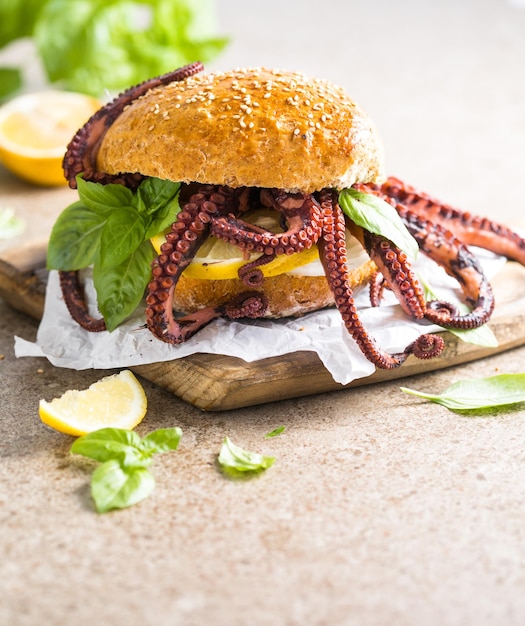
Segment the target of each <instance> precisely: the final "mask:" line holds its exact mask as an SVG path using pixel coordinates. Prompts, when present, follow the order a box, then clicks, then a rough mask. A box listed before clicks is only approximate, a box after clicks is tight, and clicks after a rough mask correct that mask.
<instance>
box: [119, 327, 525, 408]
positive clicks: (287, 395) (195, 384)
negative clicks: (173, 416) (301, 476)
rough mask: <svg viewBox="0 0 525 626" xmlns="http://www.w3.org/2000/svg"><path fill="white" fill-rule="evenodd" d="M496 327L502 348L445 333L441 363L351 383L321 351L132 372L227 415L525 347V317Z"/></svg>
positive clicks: (187, 361)
mask: <svg viewBox="0 0 525 626" xmlns="http://www.w3.org/2000/svg"><path fill="white" fill-rule="evenodd" d="M490 326H491V328H492V329H493V332H494V334H495V335H496V337H497V339H498V346H497V347H494V348H488V347H487V348H480V346H476V345H474V344H469V343H466V342H464V341H462V340H460V339H459V338H458V337H457V336H455V335H453V334H452V333H450V332H447V331H443V332H442V333H439V334H440V335H441V336H442V337H443V339H444V340H445V344H446V347H445V351H444V353H443V354H442V355H441V356H440V357H439V359H432V360H429V361H421V360H418V359H416V358H414V357H409V358H408V359H407V361H406V362H405V363H404V364H403V366H402V367H400V368H397V369H393V370H376V371H375V372H374V373H373V374H372V375H370V376H368V377H366V378H359V379H357V380H354V381H352V382H350V383H348V384H346V385H343V384H341V383H338V382H336V381H334V379H333V378H332V376H331V374H330V373H329V372H328V371H327V370H326V369H325V367H324V366H323V364H322V363H321V361H320V359H319V357H318V356H317V354H316V353H315V352H306V351H303V352H293V353H290V354H287V355H283V356H281V357H278V358H277V357H272V358H269V359H263V360H260V361H254V362H252V363H247V362H245V361H242V360H241V359H236V358H233V357H221V356H220V355H213V354H195V355H192V356H189V357H184V358H183V359H178V360H176V361H170V362H169V363H168V364H167V363H152V364H147V365H140V366H137V367H133V368H131V369H132V370H133V371H134V372H135V373H137V374H138V375H139V376H142V377H143V378H145V379H146V380H150V381H152V382H155V383H157V384H158V385H159V386H161V387H163V388H165V389H167V390H168V391H170V392H172V393H174V394H175V395H177V396H178V397H180V398H181V399H182V400H184V401H186V402H188V403H189V404H192V405H193V406H195V407H197V408H200V409H202V410H205V411H225V410H231V409H238V408H243V407H248V406H255V405H259V404H263V403H267V402H270V401H271V402H274V401H280V400H288V399H291V398H297V397H303V396H310V395H316V394H319V393H326V392H332V391H338V390H343V389H350V388H355V387H359V386H363V385H371V384H376V383H382V382H387V381H392V380H397V379H401V378H408V377H411V376H414V375H416V374H425V373H430V372H433V371H437V370H441V369H444V368H445V367H453V366H456V365H462V364H465V363H469V362H471V361H475V360H479V359H482V358H486V357H489V356H493V355H496V354H499V353H501V352H505V351H507V350H510V349H512V348H517V347H519V346H522V345H525V335H524V334H523V332H520V327H521V328H525V315H522V316H518V317H516V316H509V317H501V318H498V319H495V320H494V321H493V322H491V323H490ZM269 398H270V400H269Z"/></svg>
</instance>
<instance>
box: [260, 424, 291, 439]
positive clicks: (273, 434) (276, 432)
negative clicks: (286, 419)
mask: <svg viewBox="0 0 525 626" xmlns="http://www.w3.org/2000/svg"><path fill="white" fill-rule="evenodd" d="M285 429H286V426H277V428H274V429H273V430H272V431H270V432H269V433H266V435H264V437H265V439H269V438H270V437H278V436H279V435H280V434H282V433H284V431H285Z"/></svg>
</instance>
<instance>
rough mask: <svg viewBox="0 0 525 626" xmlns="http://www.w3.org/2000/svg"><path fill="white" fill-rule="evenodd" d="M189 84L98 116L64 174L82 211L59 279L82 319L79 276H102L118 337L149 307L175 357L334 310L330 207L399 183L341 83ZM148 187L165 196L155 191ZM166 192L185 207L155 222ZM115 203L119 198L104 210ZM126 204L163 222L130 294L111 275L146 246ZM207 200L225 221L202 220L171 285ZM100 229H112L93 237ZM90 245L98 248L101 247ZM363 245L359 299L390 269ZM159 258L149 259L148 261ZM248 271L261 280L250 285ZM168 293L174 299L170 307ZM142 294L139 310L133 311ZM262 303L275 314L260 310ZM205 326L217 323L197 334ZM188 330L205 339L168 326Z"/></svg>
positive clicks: (141, 94) (260, 72)
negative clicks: (193, 344) (345, 194)
mask: <svg viewBox="0 0 525 626" xmlns="http://www.w3.org/2000/svg"><path fill="white" fill-rule="evenodd" d="M199 69H200V68H199ZM188 73H189V74H190V75H188V76H182V79H179V78H180V75H179V76H178V77H176V78H175V79H170V78H169V77H168V78H166V77H163V78H161V79H158V80H157V81H156V82H155V83H152V84H147V85H145V86H143V87H142V88H133V89H132V90H130V91H129V92H127V94H124V95H123V96H121V97H120V98H117V99H116V100H115V101H114V103H112V104H111V105H109V106H108V107H106V108H105V109H104V110H103V111H102V112H101V113H100V114H98V115H95V116H94V118H93V120H91V121H90V122H88V123H87V124H86V126H85V127H84V129H82V130H81V131H79V133H78V134H77V136H76V138H75V139H74V140H73V141H72V142H71V144H70V146H69V149H68V153H67V154H66V157H65V159H64V167H65V171H66V175H67V176H68V177H69V178H70V183H71V184H72V186H78V189H79V192H80V201H79V203H75V204H74V205H72V206H71V207H68V209H66V211H65V212H64V213H63V214H62V215H61V216H60V217H59V219H58V221H57V224H56V225H55V228H54V229H53V233H52V236H51V241H50V246H49V250H50V252H49V256H48V265H49V267H52V268H54V269H58V270H60V271H61V279H62V289H63V293H64V297H65V300H66V303H67V305H68V308H69V310H70V312H71V313H72V315H73V317H75V319H77V320H78V321H79V322H80V323H81V324H82V325H85V326H86V327H88V323H87V322H86V315H87V314H86V311H85V306H84V305H83V304H82V302H81V301H82V296H81V292H80V291H79V287H78V284H77V280H76V276H77V272H78V270H79V269H82V267H86V266H88V265H90V264H94V270H93V275H94V280H95V287H96V289H97V297H98V305H99V309H100V311H101V312H102V314H103V316H104V319H105V324H104V325H103V326H102V328H108V329H109V330H112V329H113V328H114V327H115V326H117V325H118V323H120V321H121V320H123V319H124V318H125V317H126V315H128V314H129V313H130V312H131V311H132V309H133V308H134V307H136V306H138V305H139V304H140V301H141V299H142V298H143V296H144V294H145V292H146V302H147V307H146V312H147V319H148V326H149V327H150V330H152V332H153V333H154V334H156V335H157V336H158V337H159V338H160V339H163V340H165V341H168V342H171V343H178V342H180V341H183V340H185V339H186V338H187V337H188V336H190V335H191V334H193V333H194V332H195V331H196V330H198V328H200V327H201V326H202V325H204V324H205V323H207V321H209V320H210V319H213V317H216V316H217V315H227V316H229V317H241V316H242V315H244V314H246V315H247V316H251V317H256V316H263V315H264V316H266V317H272V318H279V317H283V316H291V315H293V316H301V315H304V314H305V313H307V312H311V311H315V310H318V309H321V308H324V307H329V306H333V305H334V294H333V286H331V285H330V284H329V281H328V280H327V277H326V262H325V263H323V262H321V261H320V260H319V254H318V247H317V246H318V244H319V243H321V239H320V226H319V222H320V220H319V219H318V217H319V211H320V210H321V209H320V205H321V204H322V197H321V196H320V195H319V194H320V193H321V192H322V190H325V191H326V190H331V191H330V193H337V192H338V190H346V189H350V188H351V187H352V185H354V184H355V183H379V182H381V181H382V180H383V150H382V145H381V141H380V139H379V135H378V133H377V130H376V128H375V126H374V125H373V123H372V122H371V120H370V118H369V117H368V116H367V114H366V113H365V112H364V111H363V110H362V109H361V108H360V107H359V106H358V104H357V103H356V102H354V101H353V100H352V99H351V98H350V97H349V96H348V95H347V94H346V93H345V92H344V91H343V90H342V89H341V88H339V87H337V86H334V85H333V84H331V83H330V82H328V81H326V80H320V79H311V78H308V77H306V76H305V75H303V74H301V73H297V72H288V71H278V70H270V69H264V68H252V69H236V70H233V71H228V72H217V73H202V72H195V73H193V72H188ZM137 90H138V91H137ZM144 184H149V185H150V187H149V190H147V191H144V192H141V185H144ZM163 185H171V187H170V189H171V192H173V198H172V199H173V200H176V202H175V204H176V206H177V208H176V210H172V209H170V210H167V209H166V208H165V206H164V205H163V207H164V208H163V209H162V211H164V213H163V214H162V219H160V218H157V217H155V218H151V215H150V213H151V214H153V213H154V211H155V210H157V209H155V208H153V209H151V212H150V213H148V212H149V208H148V207H144V204H145V199H148V198H149V199H150V200H151V201H152V204H153V205H159V203H160V204H162V202H161V201H160V200H159V199H158V198H159V197H161V199H162V198H163V197H164V196H165V195H169V194H168V193H167V192H166V191H165V189H164V187H163ZM90 186H95V187H96V189H95V190H93V189H91V187H90ZM123 188H125V190H123ZM156 190H157V191H156ZM110 191H111V193H109V192H110ZM124 191H125V193H124ZM106 192H107V193H109V196H110V197H109V200H107V207H104V206H102V204H103V202H104V201H105V200H103V199H102V196H103V195H104V194H105V193H106ZM113 192H114V193H115V198H117V196H118V202H120V203H121V205H122V206H124V205H125V206H126V207H128V208H129V206H131V205H132V206H134V207H135V209H137V207H139V208H140V211H142V213H143V214H144V215H146V214H147V215H149V217H148V219H149V222H148V223H147V224H146V226H145V227H143V229H142V235H141V236H138V237H135V239H134V241H135V243H134V246H135V247H134V253H133V254H134V258H133V263H132V264H131V265H130V264H129V263H128V265H126V267H125V270H123V271H122V272H121V273H120V275H119V277H118V280H113V279H108V278H107V276H108V274H111V273H112V272H113V273H114V269H115V266H116V265H118V264H122V263H127V262H128V261H127V260H126V255H125V253H122V254H121V252H122V250H121V248H123V247H126V246H127V245H128V244H125V245H124V243H123V242H124V240H126V239H129V238H130V237H129V232H128V231H130V230H131V225H130V224H131V222H132V221H133V219H132V218H130V217H129V215H128V214H126V217H125V219H124V218H123V219H124V222H125V227H124V226H122V224H120V223H118V224H117V222H118V220H117V221H115V220H114V219H112V218H114V217H115V215H117V213H116V212H115V211H113V208H114V206H115V205H116V204H118V202H117V200H112V199H111V194H112V193H113ZM157 192H158V193H157ZM171 192H170V193H171ZM128 193H129V194H130V195H129V196H128V195H126V194H128ZM123 194H124V196H125V198H124V199H122V197H123ZM203 194H204V195H205V196H206V198H205V201H206V202H208V204H210V203H211V204H213V202H215V200H214V198H215V199H216V198H217V197H218V196H221V198H222V200H220V201H217V202H218V203H219V204H218V205H217V204H216V205H215V209H214V211H215V212H214V211H212V210H211V209H210V211H211V213H210V215H211V218H210V219H207V220H205V221H204V222H203V223H201V222H200V221H199V220H200V218H199V219H197V218H195V220H196V221H199V225H198V226H199V229H197V230H198V232H196V231H195V229H193V230H194V231H195V232H192V233H190V234H191V235H192V239H191V241H186V243H185V246H186V247H183V248H181V250H182V252H180V253H177V254H178V256H177V258H175V257H174V265H175V267H174V270H173V271H172V272H171V275H170V276H168V277H167V276H165V275H164V274H166V272H167V269H166V268H168V266H169V265H170V263H171V262H170V261H169V258H168V257H169V256H170V254H172V250H174V247H173V244H172V243H170V242H173V241H174V240H177V239H181V238H182V239H184V238H185V237H186V235H187V233H189V232H190V231H191V230H192V228H193V226H192V224H193V222H192V219H193V218H192V219H189V218H187V215H186V214H187V213H188V211H189V209H188V207H190V206H191V207H194V205H195V202H196V201H195V202H194V201H192V199H193V198H197V197H198V198H200V200H199V202H202V198H203ZM206 194H207V195H206ZM137 198H138V200H137ZM170 202H171V201H170ZM168 204H169V202H168ZM219 205H220V206H219ZM122 206H121V207H120V209H121V211H120V212H121V213H122V211H123V210H122ZM170 206H174V204H173V202H172V203H171V205H170ZM203 206H204V205H203ZM217 206H218V207H219V208H218V209H217ZM157 208H158V207H157ZM201 208H202V207H201ZM88 209H89V210H90V211H91V214H90V216H89V217H87V216H86V211H87V210H88ZM126 210H127V209H126ZM112 211H113V212H112ZM162 211H161V213H162ZM199 211H200V212H198V215H201V214H202V213H203V211H201V210H200V209H199ZM392 211H393V209H392ZM83 212H84V213H83ZM189 212H190V213H191V211H189ZM393 212H394V213H395V211H393ZM196 214H197V213H195V215H196ZM108 215H110V217H108ZM184 215H186V217H184ZM312 215H314V216H315V215H317V218H316V219H317V222H316V221H315V220H314V218H311V216H312ZM308 216H310V217H308ZM150 218H151V219H150ZM190 218H191V215H190ZM310 218H311V221H308V220H309V219H310ZM97 219H98V220H99V222H104V223H103V225H102V226H100V224H95V225H93V221H94V222H96V220H97ZM185 219H186V220H187V221H186V222H184V220H185ZM90 220H91V221H90ZM146 221H147V220H146ZM73 222H76V224H75V226H72V224H73ZM110 222H111V224H110ZM185 224H186V226H185ZM210 224H211V226H210ZM99 226H100V228H99ZM128 226H129V228H128ZM153 226H155V228H156V229H157V230H158V232H156V233H155V232H153V230H152V229H153ZM81 231H82V232H81ZM88 231H89V237H92V239H93V241H90V242H89V243H86V241H85V237H83V235H84V234H86V233H87V232H88ZM299 231H300V233H299ZM93 232H95V235H93ZM79 233H80V235H82V236H80V235H79ZM100 233H102V234H100ZM272 235H275V237H273V238H272ZM296 235H300V239H301V241H299V242H297V236H296ZM86 237H87V238H88V239H89V237H88V235H87V234H86ZM188 237H189V235H188ZM142 239H144V240H147V241H146V242H143V241H142ZM139 240H140V242H139V243H140V245H139V244H137V241H139ZM261 240H262V241H263V243H262V244H261V243H260V242H261ZM361 244H362V242H359V241H357V239H355V238H354V237H353V236H352V233H351V232H350V231H348V232H347V233H346V248H347V249H346V252H345V251H339V254H340V255H341V256H342V257H344V259H345V260H346V264H347V274H348V286H349V288H350V289H355V288H357V287H359V286H361V285H363V284H365V283H366V282H367V281H369V279H370V277H371V276H372V274H373V273H374V272H375V271H376V270H377V268H376V266H375V265H374V263H373V262H372V261H371V260H370V258H369V256H368V255H367V254H366V253H365V252H364V250H363V246H362V245H361ZM104 246H105V249H103V248H104ZM144 246H146V247H148V246H149V247H148V252H147V253H144V252H143V250H145V247H144ZM80 248H82V249H85V253H83V252H79V250H80ZM137 250H139V251H141V253H140V254H137ZM217 252H218V254H217ZM79 257H82V258H81V259H80V258H79ZM137 257H138V258H139V260H137ZM170 258H171V257H170ZM159 259H160V260H159ZM247 266H249V267H250V269H253V270H254V272H253V274H254V275H255V277H256V279H252V278H250V277H248V278H247V277H246V275H245V274H246V273H243V268H246V267H247ZM232 267H234V268H235V271H234V273H233V274H232V271H231V269H232ZM130 268H132V269H130ZM222 268H224V269H225V270H228V271H224V272H223V271H222ZM138 273H140V274H141V278H140V279H138V278H137V274H138ZM167 278H169V279H170V280H167ZM97 279H98V286H97ZM165 279H166V280H165ZM163 281H164V282H167V284H168V288H167V289H165V290H164V292H163V285H162V282H163ZM105 282H109V286H108V285H105ZM128 283H133V284H134V286H133V289H128ZM130 290H131V291H134V295H133V297H132V298H128V300H130V301H129V302H125V303H123V302H121V299H124V300H125V299H126V298H127V293H128V291H130ZM258 297H259V300H260V302H259V304H260V306H258V307H255V309H254V308H253V307H252V308H250V306H245V302H247V301H249V300H250V298H251V299H253V298H255V299H257V298H258ZM231 303H234V305H232V304H231ZM166 311H167V313H166ZM202 311H207V312H208V313H203V314H202V315H201V317H200V320H201V321H197V320H198V318H199V315H198V312H202ZM254 311H256V312H254ZM166 315H167V318H166ZM172 315H173V318H172V317H171V316H172ZM180 315H182V316H183V317H182V321H181V322H180V323H179V322H177V324H178V325H179V327H181V326H184V325H185V327H188V328H190V330H189V331H188V332H187V333H184V332H181V333H179V335H177V334H176V333H174V332H172V331H171V329H170V328H168V326H169V325H170V324H171V320H172V319H179V318H180ZM192 316H193V317H192ZM100 329H101V328H100V327H97V328H96V330H100Z"/></svg>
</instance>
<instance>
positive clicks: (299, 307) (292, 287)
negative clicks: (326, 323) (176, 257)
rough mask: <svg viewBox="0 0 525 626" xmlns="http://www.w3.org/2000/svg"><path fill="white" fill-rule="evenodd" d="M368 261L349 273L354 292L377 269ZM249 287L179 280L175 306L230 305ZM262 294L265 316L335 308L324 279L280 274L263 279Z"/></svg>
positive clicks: (191, 308)
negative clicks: (264, 299)
mask: <svg viewBox="0 0 525 626" xmlns="http://www.w3.org/2000/svg"><path fill="white" fill-rule="evenodd" d="M376 269H377V268H376V266H375V264H374V263H373V261H368V262H365V263H363V264H362V265H360V266H359V267H358V268H356V269H353V270H350V271H349V283H350V286H351V287H352V289H356V288H358V287H360V286H361V285H363V284H364V283H366V282H367V281H368V279H369V278H370V276H371V275H372V274H373V273H374V271H375V270H376ZM248 290H249V288H248V287H247V286H246V285H245V284H244V283H243V282H242V281H240V280H237V279H227V280H199V279H196V278H188V277H186V276H184V274H183V275H182V276H181V277H180V279H179V282H178V283H177V288H176V289H175V295H174V306H175V309H176V310H177V311H181V312H183V313H191V312H192V311H196V310H198V309H203V308H206V307H209V306H211V307H217V306H221V305H223V304H225V303H226V302H229V301H230V300H231V299H232V298H234V297H235V296H236V295H237V294H240V293H242V292H244V291H248ZM262 291H264V295H265V296H266V297H267V298H268V310H267V312H266V315H265V317H271V318H279V317H293V316H300V315H304V314H305V313H310V312H311V311H317V310H318V309H322V308H325V307H329V306H334V296H333V293H332V291H331V290H330V287H329V285H328V281H327V280H326V277H325V276H299V275H295V274H280V275H279V276H273V277H266V278H265V279H264V288H263V289H262Z"/></svg>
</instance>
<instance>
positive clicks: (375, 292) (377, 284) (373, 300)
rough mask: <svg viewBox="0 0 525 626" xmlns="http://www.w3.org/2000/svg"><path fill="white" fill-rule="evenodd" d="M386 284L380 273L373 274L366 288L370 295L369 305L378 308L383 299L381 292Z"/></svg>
mask: <svg viewBox="0 0 525 626" xmlns="http://www.w3.org/2000/svg"><path fill="white" fill-rule="evenodd" d="M386 287H388V284H387V282H386V280H385V277H384V276H383V274H381V272H374V273H373V274H372V276H371V277H370V280H369V281H368V288H369V293H370V304H371V305H372V306H374V307H378V306H380V304H381V300H382V299H383V292H384V290H385V288H386Z"/></svg>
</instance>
